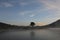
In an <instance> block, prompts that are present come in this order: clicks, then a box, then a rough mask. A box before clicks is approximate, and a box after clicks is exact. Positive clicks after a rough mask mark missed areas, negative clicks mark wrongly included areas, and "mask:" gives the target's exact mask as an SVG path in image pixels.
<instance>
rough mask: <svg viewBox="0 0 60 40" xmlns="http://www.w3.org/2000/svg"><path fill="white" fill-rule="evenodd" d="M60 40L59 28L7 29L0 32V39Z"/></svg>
mask: <svg viewBox="0 0 60 40" xmlns="http://www.w3.org/2000/svg"><path fill="white" fill-rule="evenodd" d="M7 39H8V40H60V29H40V30H26V31H25V30H23V31H20V30H18V31H7V32H2V33H0V40H7Z"/></svg>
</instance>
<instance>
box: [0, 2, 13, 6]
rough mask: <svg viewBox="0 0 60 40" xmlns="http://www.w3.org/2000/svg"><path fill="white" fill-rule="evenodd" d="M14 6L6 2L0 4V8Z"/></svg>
mask: <svg viewBox="0 0 60 40" xmlns="http://www.w3.org/2000/svg"><path fill="white" fill-rule="evenodd" d="M13 6H14V5H13V4H11V3H8V2H1V3H0V7H13Z"/></svg>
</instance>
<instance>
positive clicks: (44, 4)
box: [0, 0, 60, 25]
mask: <svg viewBox="0 0 60 40" xmlns="http://www.w3.org/2000/svg"><path fill="white" fill-rule="evenodd" d="M58 19H60V0H0V22H4V23H8V24H12V25H29V24H30V22H35V23H36V25H47V24H50V23H52V22H54V21H56V20H58Z"/></svg>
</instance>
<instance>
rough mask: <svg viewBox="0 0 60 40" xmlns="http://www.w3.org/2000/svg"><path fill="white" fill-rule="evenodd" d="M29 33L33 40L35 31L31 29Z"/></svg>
mask: <svg viewBox="0 0 60 40" xmlns="http://www.w3.org/2000/svg"><path fill="white" fill-rule="evenodd" d="M30 35H31V40H35V32H34V31H33V30H32V31H31V34H30Z"/></svg>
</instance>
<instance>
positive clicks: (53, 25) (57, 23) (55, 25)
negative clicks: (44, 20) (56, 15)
mask: <svg viewBox="0 0 60 40" xmlns="http://www.w3.org/2000/svg"><path fill="white" fill-rule="evenodd" d="M47 27H52V28H60V19H59V20H57V21H55V22H53V23H51V24H49V25H47Z"/></svg>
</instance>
